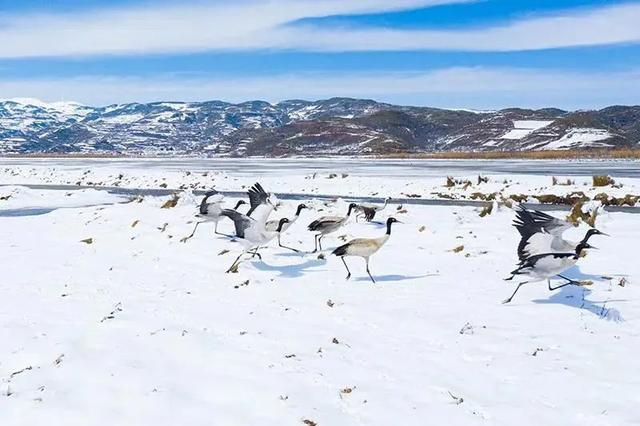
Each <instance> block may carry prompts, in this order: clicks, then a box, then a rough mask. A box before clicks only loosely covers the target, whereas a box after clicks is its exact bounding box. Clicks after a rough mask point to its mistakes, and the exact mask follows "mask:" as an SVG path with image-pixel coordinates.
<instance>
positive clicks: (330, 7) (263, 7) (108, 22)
mask: <svg viewBox="0 0 640 426" xmlns="http://www.w3.org/2000/svg"><path fill="white" fill-rule="evenodd" d="M467 1H474V0H394V1H391V2H390V1H386V0H357V1H356V0H279V1H275V0H271V1H269V0H238V1H236V2H233V3H231V4H229V3H224V2H221V1H216V2H214V3H211V2H208V3H201V2H199V3H192V2H185V3H184V4H182V5H180V6H160V7H153V8H151V7H147V8H140V7H135V8H134V7H127V8H122V9H113V8H110V9H105V10H93V11H89V12H86V11H85V12H75V13H66V14H26V15H25V14H23V15H4V16H0V40H3V43H0V57H4V58H20V57H36V56H71V55H95V54H133V53H142V52H144V53H160V52H188V51H203V50H224V49H248V48H249V49H250V48H270V47H275V46H276V45H278V44H283V43H284V42H285V40H282V39H281V36H282V35H283V34H281V33H278V32H276V31H274V30H275V29H277V28H280V27H281V26H282V25H285V24H287V23H290V22H293V21H296V20H299V19H303V18H308V17H323V16H329V15H336V14H354V13H369V12H385V11H394V10H403V9H410V8H416V7H425V6H433V5H438V4H446V3H461V2H467ZM7 41H8V42H7ZM284 44H286V43H284Z"/></svg>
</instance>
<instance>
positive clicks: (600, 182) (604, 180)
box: [593, 175, 616, 186]
mask: <svg viewBox="0 0 640 426" xmlns="http://www.w3.org/2000/svg"><path fill="white" fill-rule="evenodd" d="M615 184H616V181H615V180H613V179H612V178H611V177H610V176H601V175H596V176H593V186H609V185H611V186H613V185H615Z"/></svg>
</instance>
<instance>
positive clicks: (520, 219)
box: [513, 206, 607, 262]
mask: <svg viewBox="0 0 640 426" xmlns="http://www.w3.org/2000/svg"><path fill="white" fill-rule="evenodd" d="M513 226H515V227H516V229H517V230H518V232H519V233H520V237H521V238H520V243H519V244H518V259H519V260H520V262H524V261H525V260H526V259H528V258H529V257H531V256H533V255H536V254H543V253H571V252H573V251H575V249H576V247H577V246H578V244H579V243H578V242H573V241H567V240H565V239H563V238H562V234H563V233H564V232H565V231H566V230H567V229H569V228H572V227H573V226H575V225H574V224H572V223H571V222H567V221H565V220H562V219H559V218H557V217H553V216H550V215H548V214H546V213H543V212H541V211H538V210H528V209H526V208H524V207H523V206H520V207H519V208H518V209H517V210H516V219H515V220H514V221H513ZM594 235H607V234H605V233H604V232H602V231H599V230H598V229H595V228H591V229H589V230H588V231H587V234H586V235H585V238H584V239H583V240H582V242H585V243H586V242H587V241H589V238H591V237H592V236H594Z"/></svg>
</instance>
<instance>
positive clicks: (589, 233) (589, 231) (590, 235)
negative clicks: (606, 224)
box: [580, 228, 608, 248]
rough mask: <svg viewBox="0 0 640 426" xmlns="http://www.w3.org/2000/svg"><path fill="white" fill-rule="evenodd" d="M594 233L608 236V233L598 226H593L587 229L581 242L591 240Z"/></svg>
mask: <svg viewBox="0 0 640 426" xmlns="http://www.w3.org/2000/svg"><path fill="white" fill-rule="evenodd" d="M594 235H606V236H608V234H605V233H604V232H602V231H600V230H598V229H596V228H591V229H589V230H588V231H587V233H586V234H584V238H583V239H582V241H580V242H581V243H585V244H586V242H587V241H589V238H591V237H593V236H594ZM586 248H589V247H586Z"/></svg>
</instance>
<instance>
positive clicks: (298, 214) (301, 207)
mask: <svg viewBox="0 0 640 426" xmlns="http://www.w3.org/2000/svg"><path fill="white" fill-rule="evenodd" d="M308 208H309V207H307V205H306V204H304V203H302V204H298V210H296V216H300V212H301V211H302V209H308Z"/></svg>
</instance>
